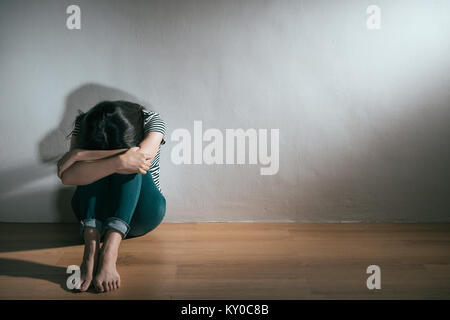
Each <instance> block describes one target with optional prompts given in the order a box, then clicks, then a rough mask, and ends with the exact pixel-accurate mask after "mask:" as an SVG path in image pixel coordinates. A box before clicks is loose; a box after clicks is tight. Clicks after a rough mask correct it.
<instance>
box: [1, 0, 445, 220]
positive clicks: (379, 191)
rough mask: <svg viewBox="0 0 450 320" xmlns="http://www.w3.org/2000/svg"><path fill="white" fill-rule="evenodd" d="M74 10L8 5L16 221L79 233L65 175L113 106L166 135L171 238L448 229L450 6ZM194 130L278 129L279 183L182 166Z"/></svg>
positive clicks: (234, 168)
mask: <svg viewBox="0 0 450 320" xmlns="http://www.w3.org/2000/svg"><path fill="white" fill-rule="evenodd" d="M70 4H72V2H71V1H17V0H10V1H5V0H2V1H1V2H0V70H1V72H0V92H1V97H2V100H1V110H2V113H1V117H0V124H1V128H0V147H1V150H2V151H1V153H0V221H6V222H9V221H30V222H49V221H68V222H69V221H75V219H74V217H73V214H72V212H71V209H70V206H69V200H70V198H71V195H72V193H73V191H74V188H73V187H66V186H63V185H61V183H60V182H59V180H58V179H57V177H56V167H55V159H57V158H58V156H60V155H61V154H62V153H63V152H64V151H65V150H66V149H67V146H68V141H67V140H65V139H64V136H65V134H67V133H68V132H69V130H70V127H71V123H72V121H73V120H74V117H75V115H76V113H77V109H78V108H80V109H82V110H87V109H89V108H90V107H91V106H93V105H94V104H95V103H97V102H98V101H100V100H102V99H129V100H133V101H138V102H141V103H143V104H146V105H147V106H148V107H149V108H150V109H153V110H155V111H157V112H159V113H160V114H161V115H162V116H163V118H164V119H165V120H166V122H167V126H168V128H167V129H168V130H167V136H166V139H167V141H168V143H167V144H166V145H164V146H163V147H162V154H161V157H162V158H161V186H162V188H163V192H164V194H165V196H166V198H167V203H168V207H167V213H166V220H165V221H166V222H170V221H235V220H242V221H248V220H258V221H267V220H277V221H293V220H295V221H450V197H449V192H450V186H449V185H450V167H449V163H450V162H449V160H450V150H449V147H448V140H449V137H450V129H449V123H450V81H449V80H450V72H449V71H450V59H449V58H448V57H449V54H450V19H449V18H448V12H449V10H450V2H449V1H445V0H442V1H429V0H421V1H419V0H410V1H391V0H389V1H387V0H385V1H382V0H377V1H356V0H355V1H350V0H342V1H331V0H330V1H316V0H315V1H312V0H311V1H300V0H292V1H287V0H277V1H275V0H273V1H263V0H254V1H249V0H239V1H237V0H236V1H231V0H230V1H226V0H222V1H218V0H203V1H193V0H183V1H173V0H171V1H167V0H163V1H125V0H123V1H76V4H78V5H79V6H80V7H81V12H82V13H81V26H82V28H81V30H68V29H67V28H66V17H67V14H66V8H67V6H68V5H70ZM370 4H377V5H378V6H379V7H380V8H381V29H379V30H368V29H367V27H366V19H367V17H368V15H367V14H366V8H367V7H368V6H369V5H370ZM194 120H202V121H203V128H204V130H205V129H207V128H217V129H220V130H221V131H222V132H225V129H228V128H231V129H233V128H243V129H248V128H255V129H271V128H279V129H280V141H279V161H280V163H279V171H278V174H276V175H269V176H263V175H260V167H261V165H251V164H241V165H229V164H228V165H206V164H202V165H200V164H192V165H187V164H185V165H175V164H174V163H173V162H172V160H171V150H172V149H173V148H174V147H175V145H176V144H177V142H175V141H173V140H171V139H170V136H171V133H173V132H174V130H176V129H177V128H186V129H188V130H189V131H190V132H193V127H194Z"/></svg>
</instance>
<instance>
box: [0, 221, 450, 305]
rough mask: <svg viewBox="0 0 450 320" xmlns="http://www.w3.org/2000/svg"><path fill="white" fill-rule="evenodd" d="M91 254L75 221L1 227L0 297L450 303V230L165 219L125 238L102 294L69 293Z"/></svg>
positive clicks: (420, 226) (440, 227) (448, 227)
mask: <svg viewBox="0 0 450 320" xmlns="http://www.w3.org/2000/svg"><path fill="white" fill-rule="evenodd" d="M82 253H83V245H82V243H81V240H80V239H79V237H78V225H76V224H75V225H74V224H7V223H3V224H0V299H449V298H450V224H361V223H351V224H330V223H323V224H315V223H163V224H161V225H160V226H159V227H158V228H157V229H155V230H154V231H152V232H151V233H149V234H147V235H146V236H144V237H141V238H135V239H128V240H125V241H123V242H122V244H121V248H120V255H119V260H118V271H119V273H120V274H121V279H122V287H121V288H120V289H119V290H118V291H115V292H109V293H103V294H97V293H94V292H86V293H75V292H72V291H70V290H68V289H67V288H66V285H65V283H66V278H67V275H66V273H65V272H66V268H67V266H68V265H72V264H76V265H79V264H80V262H81V257H82ZM372 264H375V265H378V266H380V268H381V290H368V289H367V287H366V279H367V277H368V276H369V275H368V274H366V268H367V267H368V266H369V265H372Z"/></svg>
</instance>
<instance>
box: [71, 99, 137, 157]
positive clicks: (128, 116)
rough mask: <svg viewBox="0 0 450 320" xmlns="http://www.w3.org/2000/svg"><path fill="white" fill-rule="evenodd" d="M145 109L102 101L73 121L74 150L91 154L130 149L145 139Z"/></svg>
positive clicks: (123, 102)
mask: <svg viewBox="0 0 450 320" xmlns="http://www.w3.org/2000/svg"><path fill="white" fill-rule="evenodd" d="M143 109H144V108H143V107H142V106H140V105H139V104H136V103H131V102H127V101H103V102H100V103H98V104H96V105H95V106H94V107H92V108H91V109H90V110H89V111H87V112H86V113H81V114H80V115H79V116H78V117H77V119H76V121H79V123H80V131H79V133H78V136H77V147H78V148H82V149H90V150H111V149H121V148H131V147H135V146H137V145H139V143H140V142H141V141H142V139H143V138H144V115H143V112H142V110H143Z"/></svg>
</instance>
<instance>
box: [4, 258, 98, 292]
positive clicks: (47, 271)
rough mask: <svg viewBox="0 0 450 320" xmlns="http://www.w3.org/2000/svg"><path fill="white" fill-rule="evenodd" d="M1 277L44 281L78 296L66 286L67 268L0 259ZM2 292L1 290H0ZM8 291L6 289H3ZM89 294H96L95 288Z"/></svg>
mask: <svg viewBox="0 0 450 320" xmlns="http://www.w3.org/2000/svg"><path fill="white" fill-rule="evenodd" d="M0 275H1V276H7V277H20V278H33V279H42V280H46V281H49V282H53V283H56V284H58V285H59V286H60V287H61V288H62V289H63V290H64V291H66V292H71V293H74V294H77V293H79V292H77V291H75V290H70V289H68V288H67V286H66V281H67V278H68V277H69V274H67V273H66V268H64V267H58V266H52V265H48V264H42V263H37V262H31V261H24V260H18V259H8V258H0ZM0 290H1V289H0ZM3 290H6V288H3ZM89 292H93V293H94V292H95V291H94V289H93V288H90V289H89Z"/></svg>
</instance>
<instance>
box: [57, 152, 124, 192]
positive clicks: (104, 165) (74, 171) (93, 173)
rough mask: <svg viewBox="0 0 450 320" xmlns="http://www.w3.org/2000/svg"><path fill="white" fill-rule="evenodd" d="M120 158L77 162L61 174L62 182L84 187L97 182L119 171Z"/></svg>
mask: <svg viewBox="0 0 450 320" xmlns="http://www.w3.org/2000/svg"><path fill="white" fill-rule="evenodd" d="M119 165H120V160H119V156H113V157H109V158H106V159H99V160H88V161H77V162H75V163H74V164H72V165H71V166H70V167H69V168H68V169H66V170H65V171H64V172H62V174H61V177H60V178H61V182H62V183H63V184H65V185H77V186H82V185H86V184H90V183H92V182H94V181H97V180H99V179H101V178H103V177H106V176H109V175H110V174H113V173H116V172H117V171H118V169H119Z"/></svg>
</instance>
